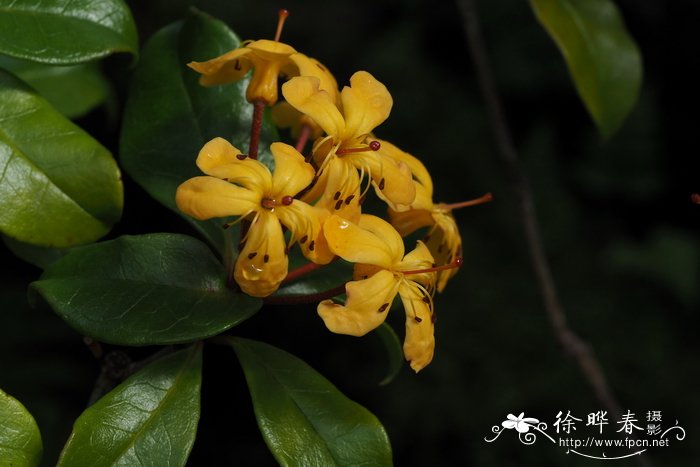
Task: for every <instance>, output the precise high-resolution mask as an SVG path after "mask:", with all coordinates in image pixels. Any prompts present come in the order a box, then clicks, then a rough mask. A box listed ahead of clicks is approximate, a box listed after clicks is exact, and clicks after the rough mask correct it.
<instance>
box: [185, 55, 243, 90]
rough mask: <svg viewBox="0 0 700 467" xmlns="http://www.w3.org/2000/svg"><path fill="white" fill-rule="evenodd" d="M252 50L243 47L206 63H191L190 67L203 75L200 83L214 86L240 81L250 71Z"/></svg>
mask: <svg viewBox="0 0 700 467" xmlns="http://www.w3.org/2000/svg"><path fill="white" fill-rule="evenodd" d="M250 53H251V49H249V48H246V47H241V48H238V49H234V50H231V51H230V52H227V53H225V54H223V55H221V56H219V57H216V58H212V59H211V60H207V61H205V62H190V63H188V64H187V66H188V67H190V68H192V69H193V70H195V71H197V72H199V73H201V74H202V76H201V77H200V78H199V83H200V84H202V85H203V86H214V85H217V84H226V83H231V82H233V81H238V80H240V79H241V78H243V77H244V76H245V75H246V73H248V70H250V67H251V62H250V60H249V59H248V55H249V54H250Z"/></svg>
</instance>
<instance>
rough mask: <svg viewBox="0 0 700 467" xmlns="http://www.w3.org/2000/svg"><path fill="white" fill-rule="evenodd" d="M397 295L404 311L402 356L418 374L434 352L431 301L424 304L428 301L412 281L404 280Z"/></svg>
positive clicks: (430, 359)
mask: <svg viewBox="0 0 700 467" xmlns="http://www.w3.org/2000/svg"><path fill="white" fill-rule="evenodd" d="M399 294H400V296H401V301H402V302H403V307H404V310H405V311H406V337H405V339H404V342H403V354H404V357H406V360H407V361H408V362H409V363H410V365H411V368H413V371H415V372H416V373H418V372H419V371H420V370H422V369H423V368H425V367H426V366H427V365H428V364H429V363H430V362H431V361H432V359H433V354H434V352H435V326H434V324H433V319H432V317H433V313H432V310H431V308H430V307H431V303H432V301H430V302H426V300H430V299H429V298H426V295H425V292H422V291H421V289H420V288H419V287H418V285H417V284H416V283H415V282H413V281H406V280H404V281H403V282H402V283H401V287H400V288H399ZM424 298H426V300H424Z"/></svg>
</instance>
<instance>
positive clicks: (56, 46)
mask: <svg viewBox="0 0 700 467" xmlns="http://www.w3.org/2000/svg"><path fill="white" fill-rule="evenodd" d="M114 52H129V53H132V54H134V55H136V54H137V53H138V38H137V36H136V25H135V24H134V20H133V18H132V17H131V12H130V11H129V8H128V7H127V6H126V4H125V3H124V2H123V1H122V0H42V1H39V2H38V1H36V0H0V53H3V54H6V55H10V56H13V57H17V58H24V59H27V60H33V61H36V62H42V63H51V64H64V65H65V64H73V63H80V62H86V61H89V60H94V59H97V58H101V57H105V56H107V55H109V54H112V53H114Z"/></svg>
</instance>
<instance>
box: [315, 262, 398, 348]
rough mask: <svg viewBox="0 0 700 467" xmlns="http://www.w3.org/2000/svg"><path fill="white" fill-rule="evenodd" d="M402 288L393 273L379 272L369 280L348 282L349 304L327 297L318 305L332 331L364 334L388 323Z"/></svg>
mask: <svg viewBox="0 0 700 467" xmlns="http://www.w3.org/2000/svg"><path fill="white" fill-rule="evenodd" d="M398 287H399V281H398V280H397V278H396V277H395V276H394V275H393V274H392V273H391V272H389V271H386V270H382V271H379V272H378V273H376V274H375V275H374V276H372V277H371V278H369V279H365V280H361V281H353V282H348V283H347V284H346V285H345V293H346V294H347V300H346V302H345V305H339V304H337V303H334V302H333V301H332V300H324V301H322V302H321V303H319V304H318V314H319V315H320V316H321V318H322V319H323V322H324V323H325V324H326V327H327V328H328V329H329V330H330V331H331V332H335V333H337V334H347V335H350V336H364V335H365V334H367V333H368V332H369V331H371V330H373V329H375V328H376V327H377V326H379V325H380V324H382V323H383V322H384V320H385V319H386V315H387V312H388V311H389V308H390V307H391V302H393V301H394V297H395V296H396V292H397V291H398Z"/></svg>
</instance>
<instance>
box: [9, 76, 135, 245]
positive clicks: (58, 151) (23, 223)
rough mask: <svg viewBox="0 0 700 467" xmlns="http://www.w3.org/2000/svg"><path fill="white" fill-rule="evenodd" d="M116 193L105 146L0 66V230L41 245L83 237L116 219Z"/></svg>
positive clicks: (116, 178)
mask: <svg viewBox="0 0 700 467" xmlns="http://www.w3.org/2000/svg"><path fill="white" fill-rule="evenodd" d="M122 197H123V194H122V184H121V177H120V173H119V168H118V167H117V164H116V163H115V161H114V159H112V156H111V154H110V153H109V151H108V150H107V149H106V148H104V147H103V146H102V145H100V143H98V142H97V141H95V140H94V139H93V138H92V137H91V136H90V135H88V134H87V133H85V132H84V131H83V130H81V129H80V128H78V127H77V126H75V124H73V123H72V122H71V121H69V120H67V119H66V118H65V117H63V116H62V115H61V114H59V113H58V112H57V111H56V110H55V109H54V108H53V107H52V106H51V105H50V104H49V103H48V102H46V101H45V100H44V99H42V98H41V97H39V96H38V95H37V94H36V93H35V92H34V91H32V90H31V89H29V88H28V87H27V86H26V85H25V84H24V83H22V82H21V81H19V80H18V79H17V78H15V77H14V76H12V75H10V74H7V73H6V72H4V71H2V70H0V200H2V204H3V209H2V210H0V231H2V232H3V233H5V234H7V235H8V236H10V237H13V238H15V239H17V240H20V241H22V242H26V243H31V244H34V245H42V246H49V247H66V246H72V245H76V244H80V243H87V242H91V241H94V240H96V239H98V238H99V237H101V236H102V235H104V234H106V233H107V232H108V231H109V229H110V227H111V226H112V224H114V223H115V222H116V221H117V220H118V219H119V217H120V216H121V209H122Z"/></svg>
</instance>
